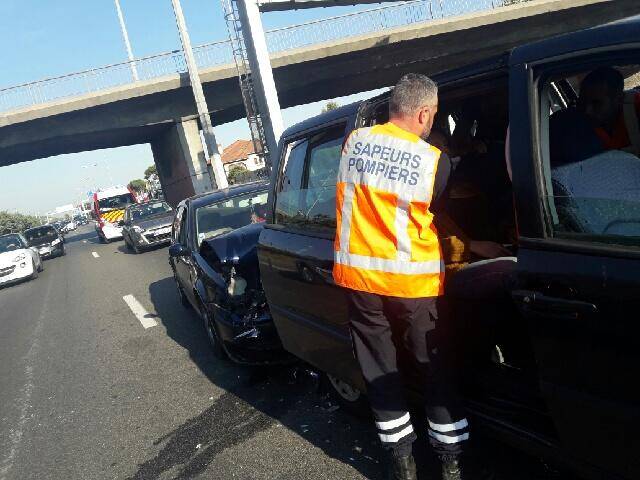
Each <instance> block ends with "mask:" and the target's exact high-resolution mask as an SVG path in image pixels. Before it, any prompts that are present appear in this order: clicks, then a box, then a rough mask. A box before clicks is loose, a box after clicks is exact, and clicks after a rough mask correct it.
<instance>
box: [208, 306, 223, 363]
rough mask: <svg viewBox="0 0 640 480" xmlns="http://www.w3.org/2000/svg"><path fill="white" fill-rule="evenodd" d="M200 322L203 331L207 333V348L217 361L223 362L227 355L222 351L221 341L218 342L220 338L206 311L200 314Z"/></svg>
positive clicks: (213, 322)
mask: <svg viewBox="0 0 640 480" xmlns="http://www.w3.org/2000/svg"><path fill="white" fill-rule="evenodd" d="M202 320H203V322H204V329H205V330H206V332H207V339H208V340H209V346H210V347H211V350H212V351H213V355H214V356H215V357H216V358H217V359H218V360H225V359H226V358H227V353H226V352H225V351H224V347H223V346H222V341H221V340H220V336H219V335H218V330H217V329H216V326H215V321H214V320H213V319H212V318H211V316H210V315H209V314H208V313H207V311H206V310H205V311H204V312H202Z"/></svg>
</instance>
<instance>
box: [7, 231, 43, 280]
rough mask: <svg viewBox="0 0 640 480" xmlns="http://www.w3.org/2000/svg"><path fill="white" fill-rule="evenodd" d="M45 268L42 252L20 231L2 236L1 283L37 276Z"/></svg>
mask: <svg viewBox="0 0 640 480" xmlns="http://www.w3.org/2000/svg"><path fill="white" fill-rule="evenodd" d="M42 270H44V267H43V265H42V260H41V259H40V254H39V253H38V251H37V250H35V249H33V248H29V246H28V245H27V241H26V240H25V238H24V237H23V236H22V235H20V234H19V233H10V234H8V235H2V236H0V285H4V284H7V283H11V282H16V281H19V280H23V279H27V278H37V276H38V273H39V272H41V271H42Z"/></svg>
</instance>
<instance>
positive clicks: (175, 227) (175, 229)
mask: <svg viewBox="0 0 640 480" xmlns="http://www.w3.org/2000/svg"><path fill="white" fill-rule="evenodd" d="M184 210H185V209H184V206H182V205H180V206H179V207H178V210H177V211H176V215H175V217H173V224H172V225H171V230H172V231H171V239H172V240H173V243H176V242H177V241H178V237H179V235H180V222H181V220H182V215H183V214H184Z"/></svg>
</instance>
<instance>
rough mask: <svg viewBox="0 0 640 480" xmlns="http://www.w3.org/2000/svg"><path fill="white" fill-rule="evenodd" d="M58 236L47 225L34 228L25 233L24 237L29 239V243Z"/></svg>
mask: <svg viewBox="0 0 640 480" xmlns="http://www.w3.org/2000/svg"><path fill="white" fill-rule="evenodd" d="M57 235H58V233H57V232H56V231H55V229H54V228H53V227H52V226H50V225H45V226H42V227H38V228H32V229H30V230H26V231H25V232H24V237H25V238H26V239H27V241H28V242H31V241H33V240H37V239H39V238H44V237H51V236H57Z"/></svg>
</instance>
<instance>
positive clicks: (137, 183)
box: [129, 178, 147, 193]
mask: <svg viewBox="0 0 640 480" xmlns="http://www.w3.org/2000/svg"><path fill="white" fill-rule="evenodd" d="M129 188H130V189H131V190H133V191H134V192H136V193H142V192H144V191H146V190H147V182H145V181H144V180H142V179H140V178H137V179H135V180H131V181H130V182H129Z"/></svg>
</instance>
